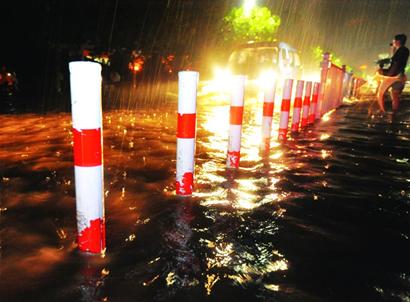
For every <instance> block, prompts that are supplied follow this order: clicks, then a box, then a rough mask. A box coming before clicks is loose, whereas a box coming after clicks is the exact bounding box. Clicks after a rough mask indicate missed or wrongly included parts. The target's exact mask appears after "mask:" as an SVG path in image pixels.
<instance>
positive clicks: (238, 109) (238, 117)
mask: <svg viewBox="0 0 410 302" xmlns="http://www.w3.org/2000/svg"><path fill="white" fill-rule="evenodd" d="M242 118H243V107H242V106H231V112H230V124H231V125H242Z"/></svg>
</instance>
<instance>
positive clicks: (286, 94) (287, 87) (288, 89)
mask: <svg viewBox="0 0 410 302" xmlns="http://www.w3.org/2000/svg"><path fill="white" fill-rule="evenodd" d="M292 85H293V80H292V79H286V80H285V84H284V86H283V96H282V99H284V100H290V97H291V95H292Z"/></svg>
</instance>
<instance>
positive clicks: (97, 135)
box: [69, 61, 105, 253]
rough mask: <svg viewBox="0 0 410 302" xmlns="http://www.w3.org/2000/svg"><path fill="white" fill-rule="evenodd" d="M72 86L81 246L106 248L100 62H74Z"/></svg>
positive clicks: (84, 248)
mask: <svg viewBox="0 0 410 302" xmlns="http://www.w3.org/2000/svg"><path fill="white" fill-rule="evenodd" d="M69 68H70V86H71V108H72V119H73V137H74V175H75V193H76V206H77V228H78V237H77V240H78V247H79V249H80V250H81V251H84V252H90V253H103V252H104V251H105V218H104V194H103V190H104V175H103V173H104V171H103V154H102V109H101V65H100V64H98V63H94V62H85V61H82V62H71V63H69Z"/></svg>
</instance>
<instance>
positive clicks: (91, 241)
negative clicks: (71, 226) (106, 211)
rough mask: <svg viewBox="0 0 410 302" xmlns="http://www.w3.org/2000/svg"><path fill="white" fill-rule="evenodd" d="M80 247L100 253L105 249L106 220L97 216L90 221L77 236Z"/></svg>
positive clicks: (86, 250) (82, 249)
mask: <svg viewBox="0 0 410 302" xmlns="http://www.w3.org/2000/svg"><path fill="white" fill-rule="evenodd" d="M77 242H78V248H79V249H80V250H81V251H85V252H90V253H100V252H101V251H103V250H104V249H105V222H104V219H100V218H97V219H95V220H92V221H90V226H89V227H87V228H85V229H84V230H83V231H82V232H81V233H80V234H78V237H77Z"/></svg>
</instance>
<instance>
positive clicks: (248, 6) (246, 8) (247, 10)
mask: <svg viewBox="0 0 410 302" xmlns="http://www.w3.org/2000/svg"><path fill="white" fill-rule="evenodd" d="M255 5H256V0H245V2H244V3H243V12H244V14H245V16H246V17H249V16H250V15H251V12H252V9H253V8H254V7H255Z"/></svg>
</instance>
